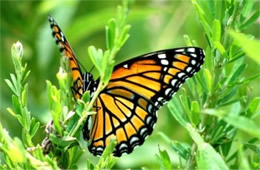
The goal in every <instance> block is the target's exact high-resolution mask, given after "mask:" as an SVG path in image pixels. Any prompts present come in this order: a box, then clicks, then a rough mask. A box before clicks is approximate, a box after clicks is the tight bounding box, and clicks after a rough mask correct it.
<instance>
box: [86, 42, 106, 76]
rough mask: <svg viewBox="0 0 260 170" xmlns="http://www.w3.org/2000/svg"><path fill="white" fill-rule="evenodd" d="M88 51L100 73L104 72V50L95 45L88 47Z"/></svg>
mask: <svg viewBox="0 0 260 170" xmlns="http://www.w3.org/2000/svg"><path fill="white" fill-rule="evenodd" d="M88 53H89V57H90V59H91V61H92V62H93V64H94V65H95V67H96V68H97V69H98V71H99V73H100V74H101V75H102V74H103V72H104V71H103V70H104V68H103V65H102V58H103V51H102V50H101V49H98V50H97V49H96V47H94V46H90V47H88Z"/></svg>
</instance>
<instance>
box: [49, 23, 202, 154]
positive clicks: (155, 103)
mask: <svg viewBox="0 0 260 170" xmlns="http://www.w3.org/2000/svg"><path fill="white" fill-rule="evenodd" d="M49 20H50V23H51V28H52V31H53V35H54V37H55V38H56V43H57V44H58V45H59V46H62V47H63V46H65V48H64V51H65V52H63V55H65V56H66V57H68V58H69V60H70V66H71V68H72V77H73V82H74V84H73V87H72V88H73V89H74V91H75V92H76V93H74V96H75V98H76V99H78V98H80V97H81V96H82V94H83V92H84V91H86V90H89V91H90V94H91V96H93V94H94V93H95V91H96V89H97V85H98V81H99V79H98V80H97V81H95V80H94V79H93V76H92V75H91V74H90V73H88V72H87V73H85V74H84V75H83V74H82V73H81V71H80V68H79V66H78V62H77V60H76V57H75V55H74V53H73V52H72V53H70V51H72V50H71V47H70V46H69V44H68V43H67V41H66V38H65V37H64V38H62V37H63V36H64V34H63V33H62V32H61V30H60V28H59V27H58V25H57V24H56V22H55V21H54V20H53V19H52V18H50V19H49ZM62 40H65V41H62ZM60 43H62V44H64V45H60ZM61 51H63V50H61ZM203 62H204V51H203V50H202V49H201V48H198V47H183V48H175V49H167V50H161V51H156V52H152V53H148V54H144V55H141V56H139V57H135V58H133V59H130V60H127V61H125V62H122V63H120V64H118V65H116V66H115V67H114V70H113V73H112V76H111V78H110V81H109V83H108V85H107V87H106V88H105V89H104V90H102V91H101V92H100V93H99V95H98V97H97V99H96V102H95V104H94V107H93V110H94V111H95V112H96V114H94V115H93V116H92V117H89V118H88V120H87V121H86V124H85V125H84V127H83V136H84V137H85V138H86V139H87V140H88V141H89V146H88V148H89V151H90V152H91V153H92V154H94V155H101V154H102V153H103V151H104V149H105V147H106V146H107V145H108V144H109V141H110V139H111V138H115V139H116V141H117V145H116V147H115V150H114V155H115V156H118V157H119V156H121V155H122V154H124V153H131V152H132V151H133V150H134V148H135V147H136V146H138V145H142V144H143V143H144V141H145V139H146V138H147V137H148V136H149V135H150V134H151V133H152V131H153V128H154V125H155V123H156V121H157V111H158V110H159V108H160V107H161V106H163V105H164V104H165V103H166V102H167V101H169V100H170V99H171V98H172V96H173V95H174V94H175V93H176V92H177V90H178V89H179V88H180V86H181V85H182V84H183V83H184V82H185V81H186V80H187V79H188V78H190V77H192V76H193V75H194V74H195V73H196V72H198V71H199V70H200V67H201V65H202V64H203Z"/></svg>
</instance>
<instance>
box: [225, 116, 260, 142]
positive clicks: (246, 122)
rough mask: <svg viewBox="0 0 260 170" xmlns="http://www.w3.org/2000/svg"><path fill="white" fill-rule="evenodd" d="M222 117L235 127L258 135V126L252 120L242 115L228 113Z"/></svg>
mask: <svg viewBox="0 0 260 170" xmlns="http://www.w3.org/2000/svg"><path fill="white" fill-rule="evenodd" d="M223 119H224V120H225V121H226V122H227V123H230V124H231V125H233V126H235V127H236V128H238V129H240V130H243V131H245V132H247V133H249V134H251V135H253V136H255V137H258V138H259V137H260V127H259V126H257V125H256V124H255V123H254V122H253V120H250V119H248V118H246V117H244V116H238V115H233V114H228V115H225V116H224V117H223Z"/></svg>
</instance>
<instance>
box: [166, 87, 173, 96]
mask: <svg viewBox="0 0 260 170" xmlns="http://www.w3.org/2000/svg"><path fill="white" fill-rule="evenodd" d="M171 90H172V89H171V88H167V89H166V90H165V95H166V96H168V94H169V93H170V92H171Z"/></svg>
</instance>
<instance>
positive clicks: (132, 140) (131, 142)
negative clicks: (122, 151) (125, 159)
mask: <svg viewBox="0 0 260 170" xmlns="http://www.w3.org/2000/svg"><path fill="white" fill-rule="evenodd" d="M138 140H139V139H138V137H136V136H133V137H132V138H131V139H130V144H131V145H132V144H133V143H135V142H136V141H138Z"/></svg>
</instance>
